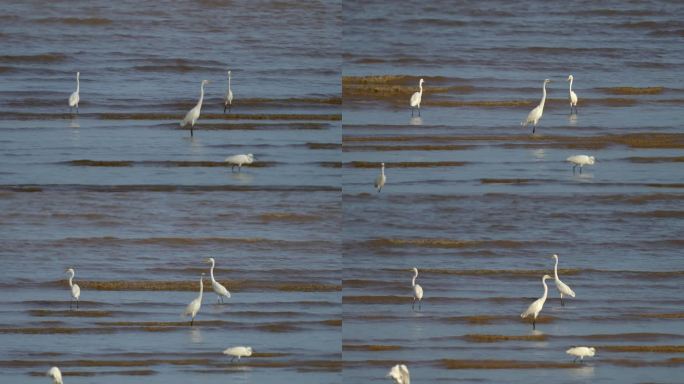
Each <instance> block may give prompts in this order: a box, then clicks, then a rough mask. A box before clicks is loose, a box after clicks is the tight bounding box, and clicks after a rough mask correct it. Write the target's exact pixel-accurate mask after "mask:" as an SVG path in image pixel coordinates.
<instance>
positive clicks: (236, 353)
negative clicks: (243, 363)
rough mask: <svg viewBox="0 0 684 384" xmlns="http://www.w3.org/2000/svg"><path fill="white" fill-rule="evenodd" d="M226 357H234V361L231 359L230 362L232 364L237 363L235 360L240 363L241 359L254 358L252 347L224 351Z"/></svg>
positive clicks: (239, 347)
mask: <svg viewBox="0 0 684 384" xmlns="http://www.w3.org/2000/svg"><path fill="white" fill-rule="evenodd" d="M223 354H224V355H228V356H233V358H232V359H230V362H231V363H232V362H233V361H235V359H238V361H240V358H241V357H250V356H252V347H244V346H238V347H231V348H228V349H226V350H224V351H223Z"/></svg>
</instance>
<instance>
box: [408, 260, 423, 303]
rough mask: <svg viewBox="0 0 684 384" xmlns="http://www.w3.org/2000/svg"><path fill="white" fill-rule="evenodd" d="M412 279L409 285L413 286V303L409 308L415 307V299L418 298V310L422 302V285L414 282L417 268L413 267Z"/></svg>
mask: <svg viewBox="0 0 684 384" xmlns="http://www.w3.org/2000/svg"><path fill="white" fill-rule="evenodd" d="M413 273H414V275H413V280H412V281H411V286H412V287H413V304H412V305H411V309H415V306H416V300H418V310H419V311H420V305H421V303H422V302H423V287H421V286H420V285H418V284H416V277H418V268H415V267H414V268H413Z"/></svg>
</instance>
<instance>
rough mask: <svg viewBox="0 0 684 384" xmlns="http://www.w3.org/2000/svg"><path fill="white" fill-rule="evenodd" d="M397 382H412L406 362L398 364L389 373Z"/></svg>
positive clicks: (398, 383)
mask: <svg viewBox="0 0 684 384" xmlns="http://www.w3.org/2000/svg"><path fill="white" fill-rule="evenodd" d="M386 377H391V378H392V380H394V382H395V383H396V384H411V374H410V373H409V370H408V367H407V366H405V365H404V364H397V365H395V366H394V367H392V369H390V371H389V372H388V373H387V376H386Z"/></svg>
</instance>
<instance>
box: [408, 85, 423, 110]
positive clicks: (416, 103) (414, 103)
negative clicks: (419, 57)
mask: <svg viewBox="0 0 684 384" xmlns="http://www.w3.org/2000/svg"><path fill="white" fill-rule="evenodd" d="M423 82H424V80H423V79H420V81H419V82H418V88H419V91H418V92H416V93H414V94H413V95H411V103H410V104H411V117H413V110H414V109H415V108H418V116H420V100H421V99H422V98H423Z"/></svg>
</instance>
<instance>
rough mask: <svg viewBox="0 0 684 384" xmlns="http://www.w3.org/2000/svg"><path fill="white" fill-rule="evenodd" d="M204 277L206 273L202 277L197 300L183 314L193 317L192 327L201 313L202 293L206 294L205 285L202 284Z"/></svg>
mask: <svg viewBox="0 0 684 384" xmlns="http://www.w3.org/2000/svg"><path fill="white" fill-rule="evenodd" d="M203 277H204V273H202V275H201V276H200V291H199V296H197V298H195V300H193V301H191V302H190V304H188V306H187V307H185V312H183V315H184V316H192V319H191V320H190V326H192V324H193V323H194V322H195V316H197V312H199V310H200V307H202V293H203V292H204V284H203V283H202V278H203Z"/></svg>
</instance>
